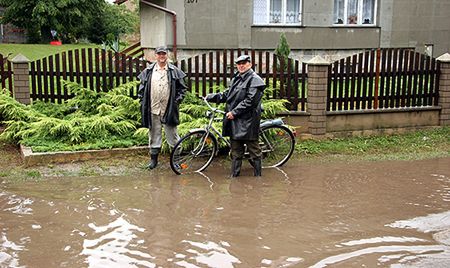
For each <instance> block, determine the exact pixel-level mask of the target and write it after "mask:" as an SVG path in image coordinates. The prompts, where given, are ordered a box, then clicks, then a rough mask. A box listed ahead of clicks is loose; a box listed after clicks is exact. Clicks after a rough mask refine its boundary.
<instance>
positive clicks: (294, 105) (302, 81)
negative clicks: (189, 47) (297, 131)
mask: <svg viewBox="0 0 450 268" xmlns="http://www.w3.org/2000/svg"><path fill="white" fill-rule="evenodd" d="M243 54H246V55H250V56H251V57H252V63H253V69H254V70H255V71H256V72H257V73H258V74H259V75H260V76H261V77H262V78H263V79H264V80H265V82H266V85H267V86H273V87H274V88H276V90H274V91H273V92H272V95H271V96H268V97H270V98H274V99H287V100H288V101H289V102H290V105H289V106H290V107H288V108H289V109H290V110H302V111H304V110H305V104H306V79H307V73H306V64H305V63H301V62H299V61H298V60H294V59H291V58H288V59H287V61H286V60H284V59H283V58H282V57H278V56H277V55H275V54H273V52H269V51H257V50H244V49H243V50H241V49H236V50H234V49H229V50H217V51H215V52H209V53H205V54H201V55H197V56H194V57H192V58H189V59H186V60H181V61H180V64H179V66H180V68H181V69H182V70H183V71H184V72H185V73H186V74H187V77H188V80H187V81H188V85H189V88H191V90H192V91H193V92H194V93H195V94H197V95H199V96H205V95H206V94H208V93H211V92H216V91H217V90H218V88H219V87H227V85H228V84H229V81H230V79H231V78H232V77H233V75H234V73H235V68H234V65H235V64H234V60H235V59H236V58H237V57H239V56H240V55H243Z"/></svg>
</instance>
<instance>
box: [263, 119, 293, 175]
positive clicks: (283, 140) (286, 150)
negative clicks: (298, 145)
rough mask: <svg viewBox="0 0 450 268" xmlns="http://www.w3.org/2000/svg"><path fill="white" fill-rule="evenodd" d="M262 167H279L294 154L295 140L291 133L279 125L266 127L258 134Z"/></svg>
mask: <svg viewBox="0 0 450 268" xmlns="http://www.w3.org/2000/svg"><path fill="white" fill-rule="evenodd" d="M259 144H260V146H261V151H262V165H263V167H279V166H282V165H283V164H285V163H286V162H287V161H288V160H289V158H290V157H291V156H292V153H293V152H294V146H295V138H294V134H293V133H292V131H291V130H290V129H289V128H287V127H285V126H280V125H274V126H268V127H264V128H262V129H261V132H260V133H259Z"/></svg>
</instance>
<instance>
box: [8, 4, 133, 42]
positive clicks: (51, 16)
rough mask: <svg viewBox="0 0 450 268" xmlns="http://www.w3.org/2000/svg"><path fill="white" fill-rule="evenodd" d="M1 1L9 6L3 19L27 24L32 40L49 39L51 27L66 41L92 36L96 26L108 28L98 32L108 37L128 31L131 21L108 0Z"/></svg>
mask: <svg viewBox="0 0 450 268" xmlns="http://www.w3.org/2000/svg"><path fill="white" fill-rule="evenodd" d="M0 5H1V6H4V7H5V8H6V9H5V12H4V14H3V18H2V19H1V21H2V23H12V24H14V25H16V26H18V27H21V28H24V29H25V30H26V31H27V33H28V37H29V42H46V41H49V40H50V39H51V33H50V31H51V30H56V31H57V32H58V35H59V36H60V37H61V38H62V39H63V41H65V42H68V41H73V40H76V39H78V38H83V37H92V35H90V34H89V33H90V32H89V31H90V30H92V29H96V28H98V29H105V30H104V32H101V33H100V34H99V36H103V37H106V34H107V33H108V32H111V33H113V34H115V35H117V34H120V33H123V32H126V31H128V30H129V25H130V24H131V22H128V21H127V20H128V19H129V17H128V15H127V16H125V15H124V14H125V12H124V11H122V10H120V11H119V8H118V7H114V6H113V5H110V4H108V3H106V2H105V0H20V1H19V0H0ZM122 9H123V8H122ZM104 24H105V25H106V26H105V25H104ZM105 32H106V33H105ZM93 41H96V40H93Z"/></svg>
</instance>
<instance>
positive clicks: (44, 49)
mask: <svg viewBox="0 0 450 268" xmlns="http://www.w3.org/2000/svg"><path fill="white" fill-rule="evenodd" d="M89 47H91V48H96V47H100V46H99V45H95V44H67V45H64V44H63V45H62V46H52V45H45V44H0V53H1V54H2V55H3V56H5V57H6V56H7V55H8V54H9V53H11V55H10V56H9V59H12V58H14V57H15V56H16V55H17V54H19V53H20V54H22V55H24V56H25V57H27V58H28V59H29V60H30V61H35V60H38V59H41V58H43V57H46V56H49V55H53V54H57V53H59V52H62V51H68V50H73V49H80V48H89Z"/></svg>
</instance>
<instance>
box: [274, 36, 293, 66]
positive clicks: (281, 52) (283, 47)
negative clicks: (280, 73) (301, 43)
mask: <svg viewBox="0 0 450 268" xmlns="http://www.w3.org/2000/svg"><path fill="white" fill-rule="evenodd" d="M290 53H291V49H290V47H289V44H288V42H287V39H286V35H285V34H284V33H281V35H280V43H279V44H278V46H277V48H276V49H275V55H277V56H278V57H282V58H283V60H284V61H283V62H284V69H285V70H287V62H288V58H289V54H290Z"/></svg>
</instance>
